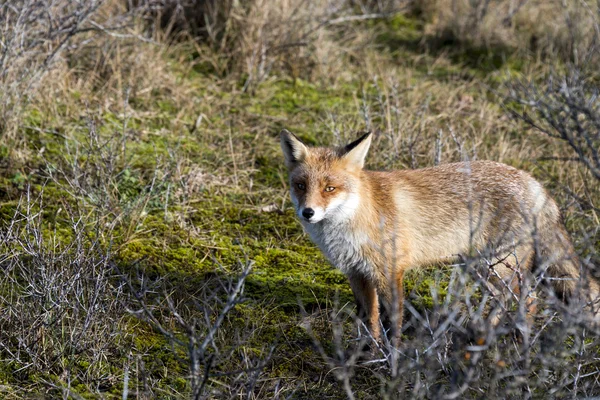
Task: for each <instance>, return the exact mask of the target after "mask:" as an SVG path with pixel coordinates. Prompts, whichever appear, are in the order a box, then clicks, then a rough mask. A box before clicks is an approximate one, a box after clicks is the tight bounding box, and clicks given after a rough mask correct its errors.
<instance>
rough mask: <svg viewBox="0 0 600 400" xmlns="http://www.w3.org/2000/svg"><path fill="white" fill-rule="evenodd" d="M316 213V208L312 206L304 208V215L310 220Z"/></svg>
mask: <svg viewBox="0 0 600 400" xmlns="http://www.w3.org/2000/svg"><path fill="white" fill-rule="evenodd" d="M313 215H315V210H313V209H312V208H305V209H304V210H302V216H303V217H304V218H305V219H306V220H307V221H310V218H311V217H312V216H313Z"/></svg>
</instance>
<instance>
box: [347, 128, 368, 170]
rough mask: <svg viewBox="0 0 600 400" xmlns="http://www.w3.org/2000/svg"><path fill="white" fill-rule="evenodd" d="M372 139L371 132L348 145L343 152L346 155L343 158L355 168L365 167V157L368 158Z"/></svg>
mask: <svg viewBox="0 0 600 400" xmlns="http://www.w3.org/2000/svg"><path fill="white" fill-rule="evenodd" d="M371 137H372V135H371V132H369V133H366V134H364V135H362V136H361V137H360V138H358V139H357V140H355V141H354V142H352V143H350V144H349V145H346V147H344V148H343V150H342V152H343V154H344V155H343V156H342V158H343V159H344V160H347V161H348V162H349V163H351V164H352V165H354V166H355V167H358V168H362V167H363V166H364V165H365V157H367V152H368V151H369V146H371Z"/></svg>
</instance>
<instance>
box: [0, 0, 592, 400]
mask: <svg viewBox="0 0 600 400" xmlns="http://www.w3.org/2000/svg"><path fill="white" fill-rule="evenodd" d="M598 16H599V10H598V5H597V4H596V3H594V2H591V1H586V0H581V1H571V2H563V1H559V0H556V1H549V2H542V1H537V0H535V1H534V0H529V1H527V0H518V1H517V0H501V1H494V2H492V1H487V0H481V1H468V2H467V1H460V0H459V1H446V0H431V1H426V2H414V3H411V2H403V1H391V0H390V1H368V0H284V1H266V0H265V1H262V0H253V1H248V2H241V1H233V0H231V1H230V0H227V1H223V2H221V1H211V0H187V1H186V0H183V1H175V0H173V1H171V0H165V1H161V2H155V1H120V0H106V1H99V0H98V1H96V0H85V1H81V2H69V1H63V0H18V1H12V2H5V3H3V4H0V21H1V22H2V24H1V25H0V181H1V182H2V184H1V185H0V218H1V221H0V222H1V225H0V267H1V268H2V272H3V273H2V276H1V277H0V360H1V361H0V381H1V385H0V393H1V394H0V397H3V398H14V399H20V398H31V397H32V396H41V397H48V398H77V399H78V398H127V397H130V398H148V399H149V398H190V397H192V398H199V399H200V398H215V399H216V398H218V399H221V398H234V397H242V396H243V397H245V398H254V399H259V398H382V397H383V398H399V397H400V398H404V397H407V398H408V397H410V398H413V397H414V398H482V397H483V398H532V397H533V398H544V397H553V398H575V397H591V396H598V395H600V357H599V356H598V354H600V339H599V337H598V334H599V332H598V326H597V325H594V324H593V323H591V321H590V318H589V316H587V315H586V314H585V313H583V312H581V305H579V304H571V305H565V304H564V303H563V302H562V301H561V300H559V299H557V298H556V296H555V295H554V293H552V291H549V290H546V289H544V288H545V287H546V286H547V285H545V283H546V281H545V278H544V276H543V274H539V275H537V276H535V277H534V278H533V282H528V284H529V285H532V286H537V287H539V289H540V293H542V295H541V299H540V302H541V303H542V304H541V306H540V310H541V311H540V313H539V314H538V315H537V316H536V320H535V326H534V329H533V330H532V331H531V332H527V331H526V330H524V329H523V326H524V325H523V321H524V308H523V307H522V301H519V300H522V299H517V301H516V302H515V304H513V305H512V306H506V305H505V304H504V303H502V302H498V301H496V300H495V299H494V298H493V296H491V293H489V291H488V290H487V289H486V279H485V273H483V272H482V271H485V270H486V268H487V265H486V257H485V254H482V255H479V256H478V257H465V258H464V260H463V261H464V262H463V263H461V264H460V265H457V266H454V267H447V268H441V269H440V268H438V269H434V268H432V269H429V270H426V271H420V272H414V273H411V275H410V276H409V278H407V283H406V285H407V286H406V293H407V300H408V301H407V303H408V304H407V312H406V315H405V316H404V318H405V321H406V322H405V324H404V332H403V344H402V346H401V347H400V348H399V349H392V348H391V347H390V346H389V345H387V346H383V347H381V348H377V349H376V350H375V354H376V357H375V358H369V357H366V354H364V353H363V352H362V350H363V347H364V346H363V344H369V338H368V336H367V335H365V334H364V329H362V327H361V325H360V323H359V322H358V321H357V320H356V318H355V315H354V313H353V311H354V308H353V301H352V296H351V293H350V291H349V287H348V284H347V283H346V281H345V278H344V277H343V276H342V275H341V274H339V273H338V272H336V271H333V270H332V268H331V267H330V266H329V265H328V264H327V262H326V261H325V260H324V258H323V256H322V255H321V254H320V253H319V252H318V250H316V249H315V247H314V246H313V245H312V244H310V243H309V242H308V240H307V238H306V236H305V235H304V234H303V233H302V230H301V227H300V226H299V224H298V223H297V222H296V221H295V217H294V215H293V211H292V210H291V208H290V204H289V202H288V194H287V184H286V176H285V170H284V168H283V165H282V156H281V154H280V153H279V147H278V141H277V134H278V132H279V130H280V129H281V128H283V127H286V128H288V129H290V130H292V131H293V132H295V133H297V134H298V135H299V136H300V137H301V138H302V139H304V140H305V141H307V142H309V143H311V144H341V143H344V142H346V141H347V140H348V139H350V138H353V137H354V136H355V135H356V134H357V133H358V132H362V131H364V130H372V131H374V132H375V133H376V135H375V140H374V143H373V146H372V149H373V151H372V152H371V154H370V158H369V160H368V166H369V167H371V168H418V167H424V166H430V165H434V164H438V163H445V162H451V161H457V160H465V159H491V160H497V161H501V162H505V163H508V164H510V165H514V166H516V167H519V168H523V169H526V170H528V171H530V172H532V173H533V174H534V175H535V176H536V177H537V178H538V179H540V180H541V181H542V182H543V183H544V184H545V186H546V187H547V188H548V189H549V190H550V191H551V193H552V195H553V196H554V197H555V198H556V199H557V200H558V202H559V204H560V206H561V209H562V211H563V213H564V217H565V221H566V225H567V227H568V230H569V231H570V233H571V234H572V236H573V238H574V242H575V243H576V247H577V250H578V252H579V254H580V255H581V259H582V261H583V264H584V266H585V271H586V276H587V275H588V274H596V276H598V275H600V270H598V265H600V255H599V254H598V252H599V250H600V232H599V226H600V220H599V216H598V213H599V208H598V207H599V205H598V199H600V162H599V157H600V155H599V150H598V149H599V148H600V136H599V135H598V131H599V129H598V128H599V127H600V109H599V105H598V100H597V92H598V76H597V71H598V57H597V52H596V46H597V44H598V39H599V36H598V34H599V32H600V31H599V29H598V24H597V21H598ZM590 279H591V278H590ZM490 311H493V312H497V313H500V314H501V315H502V316H503V323H502V324H501V325H500V326H499V327H498V328H497V329H494V328H491V326H490V324H489V318H490V315H489V313H490ZM357 331H358V332H362V334H361V335H357ZM515 332H520V333H519V334H518V335H515ZM371 345H373V344H371Z"/></svg>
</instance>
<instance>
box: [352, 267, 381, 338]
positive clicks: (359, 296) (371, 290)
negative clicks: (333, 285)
mask: <svg viewBox="0 0 600 400" xmlns="http://www.w3.org/2000/svg"><path fill="white" fill-rule="evenodd" d="M348 279H349V280H350V287H351V288H352V293H354V298H355V300H356V306H357V308H358V313H357V314H358V316H359V318H361V319H362V320H363V321H364V322H365V324H366V325H367V328H368V329H369V332H370V333H371V336H372V337H373V339H375V340H376V341H380V339H381V328H380V325H379V299H378V297H377V290H376V287H375V285H374V284H373V283H372V282H371V281H369V280H368V279H366V278H365V277H363V276H357V275H351V276H349V277H348Z"/></svg>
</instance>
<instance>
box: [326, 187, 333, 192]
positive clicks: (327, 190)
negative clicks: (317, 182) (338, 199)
mask: <svg viewBox="0 0 600 400" xmlns="http://www.w3.org/2000/svg"><path fill="white" fill-rule="evenodd" d="M334 190H335V188H334V187H333V186H327V187H326V188H325V191H326V192H333V191H334Z"/></svg>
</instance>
